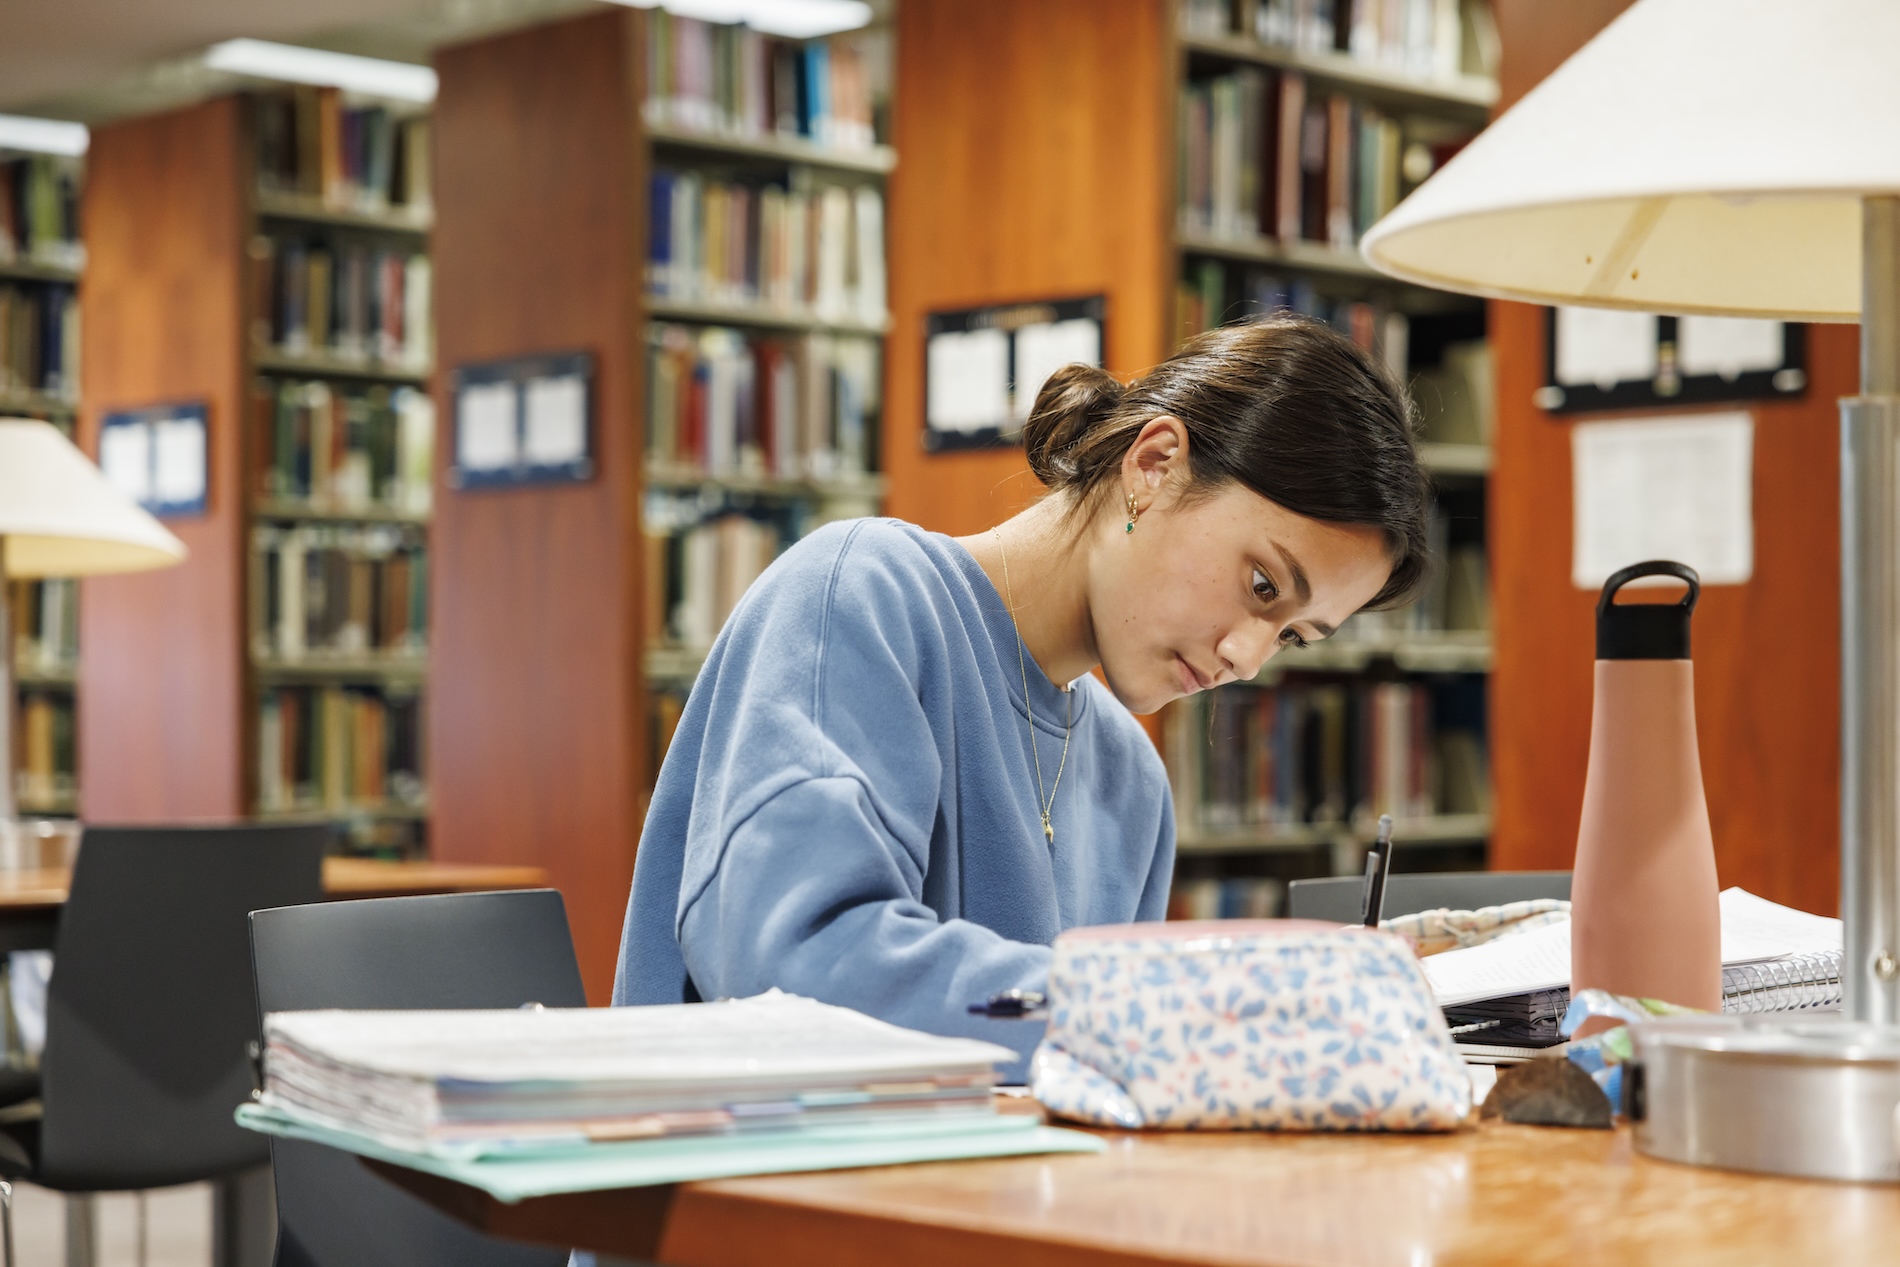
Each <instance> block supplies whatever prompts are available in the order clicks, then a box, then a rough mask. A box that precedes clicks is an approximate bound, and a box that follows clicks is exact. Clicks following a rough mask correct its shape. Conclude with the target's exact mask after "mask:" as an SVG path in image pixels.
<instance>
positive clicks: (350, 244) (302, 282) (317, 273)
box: [251, 236, 434, 371]
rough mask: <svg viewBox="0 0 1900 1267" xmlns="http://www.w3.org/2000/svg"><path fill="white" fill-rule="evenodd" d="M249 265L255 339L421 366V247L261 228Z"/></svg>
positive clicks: (427, 346)
mask: <svg viewBox="0 0 1900 1267" xmlns="http://www.w3.org/2000/svg"><path fill="white" fill-rule="evenodd" d="M251 268H252V284H253V286H254V287H255V289H256V304H255V306H254V307H253V309H252V311H253V312H255V313H256V314H257V327H256V330H255V332H254V333H255V335H256V339H257V341H258V342H259V343H263V344H266V345H269V346H272V347H275V348H277V349H279V350H280V351H283V352H286V353H289V354H291V355H293V356H302V355H307V354H309V353H313V352H314V353H319V354H322V355H327V356H334V357H338V358H340V359H343V360H347V361H353V362H359V363H363V364H368V363H370V362H382V363H384V364H389V365H395V366H400V367H403V368H407V369H411V370H417V371H422V370H427V368H428V366H429V361H430V359H431V357H432V356H433V355H434V350H433V347H432V340H431V339H430V322H429V296H430V290H431V287H432V283H431V276H430V269H429V257H428V256H427V255H424V254H422V253H421V252H418V251H409V250H400V249H392V248H389V247H383V246H375V245H371V244H368V243H365V242H362V241H361V240H356V239H350V238H331V237H327V236H319V237H283V238H274V237H263V236H260V237H258V238H256V239H255V240H254V241H253V242H252V244H251Z"/></svg>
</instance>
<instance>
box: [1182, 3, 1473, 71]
mask: <svg viewBox="0 0 1900 1267" xmlns="http://www.w3.org/2000/svg"><path fill="white" fill-rule="evenodd" d="M1181 20H1182V26H1183V29H1184V30H1185V31H1186V32H1187V33H1188V34H1190V35H1204V36H1207V35H1211V36H1225V35H1235V34H1239V35H1251V36H1252V37H1253V38H1254V39H1257V40H1259V41H1260V42H1261V43H1262V44H1270V45H1274V46H1275V47H1279V48H1290V49H1296V50H1298V51H1300V52H1305V53H1343V54H1346V55H1348V56H1350V57H1352V58H1353V60H1355V61H1359V62H1364V63H1366V64H1367V65H1371V66H1379V67H1382V68H1384V69H1386V70H1389V71H1392V72H1394V73H1397V74H1402V75H1406V76H1410V77H1411V78H1414V79H1428V80H1429V79H1436V80H1449V79H1456V78H1458V77H1459V76H1461V75H1482V76H1492V75H1495V74H1496V73H1497V60H1498V39H1497V28H1496V25H1495V22H1494V20H1493V18H1492V15H1491V6H1490V3H1489V0H1185V3H1184V5H1183V7H1182V14H1181Z"/></svg>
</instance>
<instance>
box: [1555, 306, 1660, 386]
mask: <svg viewBox="0 0 1900 1267" xmlns="http://www.w3.org/2000/svg"><path fill="white" fill-rule="evenodd" d="M1658 351H1659V350H1658V347H1657V343H1656V314H1655V313H1653V312H1622V311H1618V310H1616V309H1611V308H1559V309H1557V364H1556V367H1555V369H1556V378H1557V382H1558V383H1559V384H1561V385H1562V386H1565V387H1580V386H1592V387H1598V388H1601V389H1602V390H1604V391H1608V390H1610V389H1611V388H1612V387H1615V386H1616V385H1617V384H1618V383H1630V382H1643V383H1646V382H1648V381H1649V380H1650V379H1652V378H1654V377H1656V372H1657V369H1658Z"/></svg>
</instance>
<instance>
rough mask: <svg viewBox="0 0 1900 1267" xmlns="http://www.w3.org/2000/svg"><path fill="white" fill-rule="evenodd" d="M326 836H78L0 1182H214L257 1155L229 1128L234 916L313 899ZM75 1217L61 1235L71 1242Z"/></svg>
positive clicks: (237, 960)
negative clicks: (35, 1045) (35, 1046)
mask: <svg viewBox="0 0 1900 1267" xmlns="http://www.w3.org/2000/svg"><path fill="white" fill-rule="evenodd" d="M331 836H332V830H331V828H329V827H328V826H315V825H313V826H302V825H296V826H290V825H278V826H261V825H248V826H236V827H93V828H88V829H87V831H86V833H85V836H84V837H83V839H82V843H81V847H80V851H79V860H78V863H77V865H76V866H75V867H74V869H73V880H72V890H71V895H70V897H69V898H68V899H67V902H66V905H65V909H64V910H63V911H62V912H61V914H60V920H59V931H58V934H57V936H56V937H55V940H54V947H53V953H54V964H55V968H56V970H55V971H54V973H53V977H52V981H51V983H50V985H49V986H48V988H47V999H46V1048H45V1051H44V1053H43V1054H42V1055H41V1058H40V1069H39V1072H38V1074H37V1075H30V1074H18V1073H13V1074H10V1075H9V1077H8V1080H7V1081H8V1083H9V1084H10V1085H7V1086H5V1087H4V1088H0V1091H4V1098H5V1101H6V1103H7V1105H8V1107H7V1108H6V1109H5V1110H4V1111H0V1174H3V1175H5V1176H6V1177H7V1178H10V1179H28V1180H31V1181H32V1182H33V1183H36V1184H39V1185H41V1186H43V1187H47V1188H54V1189H58V1190H61V1191H64V1192H67V1193H93V1192H110V1191H126V1190H139V1189H145V1188H160V1187H169V1186H171V1185H173V1184H180V1183H192V1182H197V1181H200V1180H206V1179H217V1180H225V1181H227V1182H229V1181H233V1180H234V1179H235V1177H237V1176H240V1175H241V1174H242V1173H243V1172H245V1171H248V1170H252V1169H254V1168H256V1167H260V1166H263V1165H265V1164H266V1163H267V1162H268V1161H269V1160H270V1151H269V1148H268V1147H267V1145H266V1142H265V1141H264V1140H263V1139H262V1138H261V1137H259V1136H257V1135H256V1134H254V1133H253V1132H250V1131H246V1130H243V1129H241V1128H239V1127H238V1126H237V1124H236V1123H235V1122H233V1121H232V1118H231V1113H232V1110H233V1109H235V1108H236V1107H237V1106H238V1105H239V1104H241V1103H243V1102H244V1101H245V1100H246V1099H248V1098H249V1097H250V1093H251V1087H252V1085H253V1075H252V1067H251V1062H250V1057H249V1051H248V1048H249V1046H250V1044H251V1042H252V1041H253V1040H255V1039H256V1037H257V1035H258V1027H257V1012H256V1007H255V1003H254V1001H253V986H252V982H251V957H250V947H249V944H248V943H249V938H248V933H249V929H248V925H247V919H248V917H249V915H250V913H251V912H252V911H254V910H256V909H258V908H259V907H264V906H280V905H283V904H285V903H290V902H314V901H318V900H320V899H321V898H322V896H323V854H324V850H325V848H326V846H327V845H328V844H329V842H330V840H331ZM35 1099H37V1100H38V1101H39V1105H38V1111H37V1112H35V1111H34V1104H33V1101H34V1100H35ZM80 1210H81V1217H79V1218H78V1219H74V1218H70V1217H69V1219H68V1227H69V1229H71V1230H72V1231H74V1232H77V1233H78V1234H79V1239H80V1240H81V1241H82V1242H89V1241H90V1240H91V1237H90V1236H87V1235H86V1233H87V1232H89V1231H90V1228H91V1220H90V1213H91V1212H90V1209H89V1208H86V1207H83V1206H82V1207H80ZM77 1248H78V1249H79V1253H80V1257H81V1258H82V1259H83V1258H85V1257H88V1256H89V1251H90V1248H91V1247H90V1245H89V1244H82V1245H80V1246H78V1247H77ZM73 1257H74V1256H73V1254H71V1253H69V1254H68V1261H73Z"/></svg>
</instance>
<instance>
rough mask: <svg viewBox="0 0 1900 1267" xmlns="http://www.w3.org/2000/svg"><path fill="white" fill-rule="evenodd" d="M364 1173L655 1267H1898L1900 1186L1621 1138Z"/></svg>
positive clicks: (1481, 1138)
mask: <svg viewBox="0 0 1900 1267" xmlns="http://www.w3.org/2000/svg"><path fill="white" fill-rule="evenodd" d="M370 1164H371V1165H372V1167H373V1168H374V1169H376V1170H377V1171H378V1173H381V1174H383V1175H385V1176H386V1177H388V1178H390V1179H391V1180H393V1181H395V1182H397V1183H400V1184H401V1185H402V1186H403V1187H405V1188H408V1189H410V1190H411V1191H413V1192H415V1193H416V1194H417V1195H419V1196H421V1197H423V1198H424V1199H425V1200H428V1201H431V1202H433V1203H434V1204H436V1205H437V1206H439V1207H440V1208H442V1209H444V1210H446V1211H448V1212H449V1213H451V1214H453V1215H455V1216H456V1217H458V1218H461V1219H463V1220H464V1221H466V1222H468V1223H471V1224H472V1225H474V1226H477V1227H480V1228H483V1229H485V1230H488V1231H491V1232H494V1233H496V1234H498V1235H504V1236H507V1235H512V1236H514V1237H516V1238H518V1239H523V1240H540V1241H544V1242H549V1243H556V1244H561V1245H567V1244H578V1245H580V1246H582V1247H584V1248H593V1249H600V1250H605V1251H608V1252H617V1253H621V1254H627V1255H631V1256H634V1257H638V1258H652V1259H656V1260H658V1261H659V1262H662V1263H666V1264H671V1265H673V1267H755V1265H756V1267H765V1265H767V1264H770V1265H771V1267H874V1265H877V1267H881V1265H883V1264H890V1263H898V1264H902V1265H903V1267H952V1265H953V1264H954V1265H955V1267H972V1265H975V1267H1032V1265H1033V1267H1082V1265H1083V1264H1094V1265H1100V1267H1135V1265H1137V1264H1142V1265H1146V1267H1154V1265H1157V1264H1170V1265H1179V1264H1222V1265H1238V1264H1259V1265H1262V1267H1265V1265H1268V1264H1271V1265H1272V1267H1428V1265H1429V1267H1538V1265H1542V1264H1550V1265H1552V1267H1558V1265H1561V1267H1578V1265H1579V1264H1595V1263H1601V1264H1605V1265H1606V1267H1629V1265H1641V1264H1658V1265H1660V1264H1671V1265H1682V1267H1694V1265H1698V1264H1717V1263H1719V1264H1722V1265H1723V1267H1756V1265H1759V1267H1789V1265H1790V1264H1803V1263H1815V1264H1826V1265H1828V1267H1851V1265H1857V1264H1875V1263H1880V1264H1893V1263H1896V1262H1900V1187H1883V1186H1875V1185H1864V1186H1862V1185H1848V1184H1829V1183H1819V1182H1810V1181H1803V1180H1794V1179H1773V1178H1766V1177H1762V1176H1755V1175H1739V1174H1730V1173H1726V1172H1722V1171H1714V1170H1700V1169H1695V1168H1693V1167H1688V1166H1677V1165H1672V1164H1670V1163H1668V1162H1659V1161H1651V1160H1650V1159H1648V1158H1646V1157H1642V1156H1639V1155H1637V1154H1636V1153H1635V1151H1634V1150H1633V1148H1632V1147H1631V1141H1630V1137H1629V1133H1628V1132H1627V1131H1626V1130H1618V1131H1615V1132H1609V1131H1567V1130H1554V1129H1543V1128H1537V1127H1528V1126H1507V1125H1503V1124H1501V1123H1487V1124H1485V1125H1484V1126H1483V1127H1482V1128H1480V1129H1476V1130H1471V1131H1466V1132H1462V1133H1459V1134H1456V1135H1449V1136H1396V1135H1386V1136H1359V1137H1352V1136H1296V1135H1282V1136H1273V1135H1198V1136H1197V1135H1160V1134H1157V1135H1145V1136H1134V1135H1112V1136H1110V1144H1109V1150H1108V1152H1107V1153H1106V1154H1103V1155H1099V1156H1073V1155H1071V1156H1055V1157H1024V1158H1009V1159H1001V1160H996V1161H970V1162H939V1163H930V1164H926V1165H916V1166H893V1167H886V1168H883V1169H875V1170H853V1171H834V1172H829V1173H819V1174H805V1175H781V1176H772V1177H761V1178H755V1179H727V1180H720V1181H717V1182H710V1183H695V1184H684V1185H681V1186H680V1187H678V1188H676V1189H669V1188H653V1189H630V1190H625V1191H619V1192H603V1193H589V1194H582V1195H576V1196H565V1197H548V1198H543V1199H540V1200H534V1201H524V1202H521V1203H520V1204H518V1205H513V1206H508V1205H503V1204H501V1203H499V1202H497V1201H494V1200H492V1199H491V1198H488V1197H487V1196H486V1195H485V1194H482V1193H480V1192H477V1191H475V1190H474V1189H470V1188H466V1187H463V1186H462V1185H459V1184H454V1183H449V1182H446V1181H443V1180H439V1179H435V1178H433V1177H431V1176H427V1175H422V1174H420V1173H418V1172H416V1171H410V1170H404V1169H402V1168H400V1167H394V1166H384V1165H380V1164H376V1163H370Z"/></svg>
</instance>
